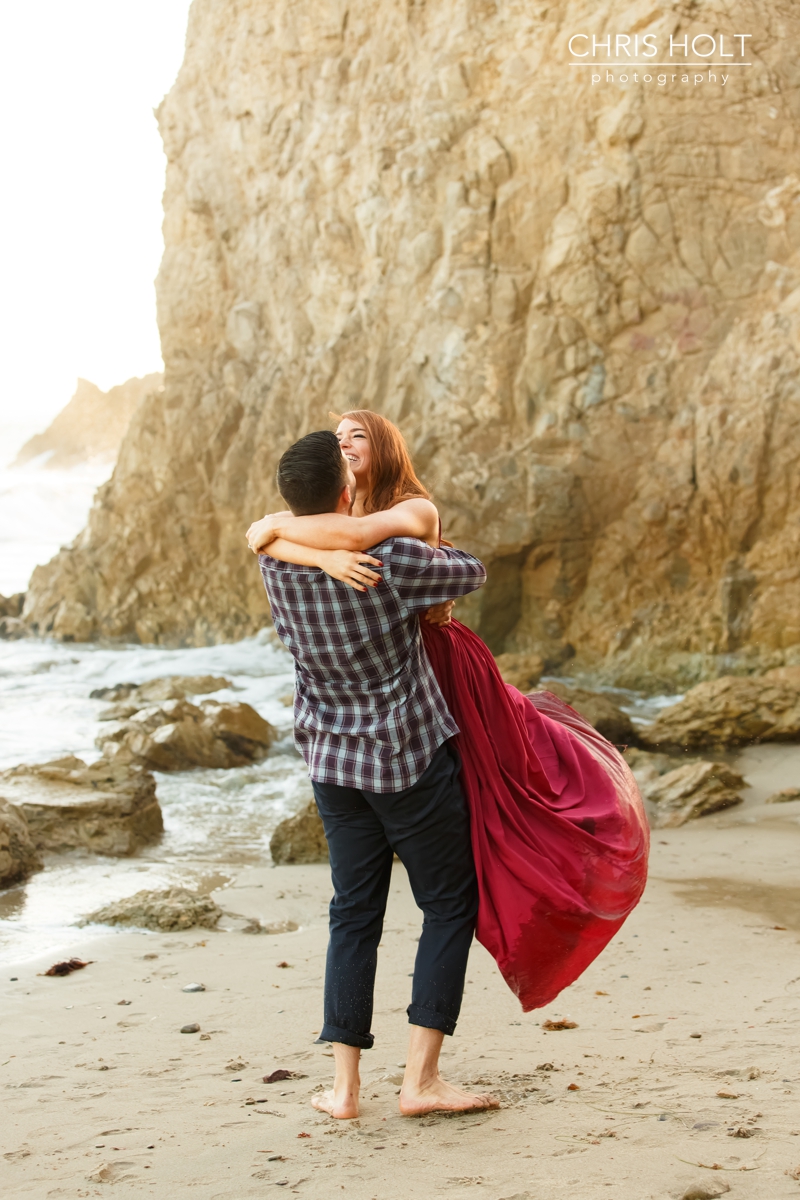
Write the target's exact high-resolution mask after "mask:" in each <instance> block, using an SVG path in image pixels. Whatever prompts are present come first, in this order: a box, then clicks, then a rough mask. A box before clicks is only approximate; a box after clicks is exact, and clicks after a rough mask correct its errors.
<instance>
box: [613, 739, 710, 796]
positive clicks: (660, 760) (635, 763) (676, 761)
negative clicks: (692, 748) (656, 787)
mask: <svg viewBox="0 0 800 1200" xmlns="http://www.w3.org/2000/svg"><path fill="white" fill-rule="evenodd" d="M622 757H623V758H624V759H625V761H626V763H627V764H628V766H629V767H630V769H631V773H632V774H633V777H634V779H635V780H636V782H637V783H638V785H639V788H640V789H641V790H642V792H644V789H645V787H646V786H647V785H648V784H650V783H653V782H654V781H655V780H656V779H659V778H660V777H661V776H662V775H666V774H667V772H668V771H674V770H675V769H676V768H677V767H682V766H685V765H686V763H687V762H692V763H694V762H696V761H697V759H686V758H685V757H684V758H683V759H682V760H681V758H680V757H679V756H678V755H671V754H658V753H653V751H651V750H642V749H640V748H639V747H638V746H629V747H628V749H627V750H625V751H624V752H623V755H622Z"/></svg>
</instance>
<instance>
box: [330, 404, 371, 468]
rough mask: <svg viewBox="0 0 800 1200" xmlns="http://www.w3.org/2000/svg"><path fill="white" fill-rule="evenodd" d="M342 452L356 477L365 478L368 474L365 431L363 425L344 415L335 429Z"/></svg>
mask: <svg viewBox="0 0 800 1200" xmlns="http://www.w3.org/2000/svg"><path fill="white" fill-rule="evenodd" d="M336 436H337V438H338V439H339V445H340V446H341V448H342V454H343V455H344V457H345V459H346V460H347V462H348V463H349V464H350V468H351V470H352V472H353V474H354V475H355V477H356V479H362V480H363V479H365V478H366V477H367V475H368V474H369V464H370V457H371V456H370V445H369V437H368V436H367V431H366V429H365V428H364V426H363V425H359V424H358V423H357V422H356V421H351V420H350V418H349V417H344V418H343V419H342V420H341V421H340V422H339V427H338V429H337V430H336Z"/></svg>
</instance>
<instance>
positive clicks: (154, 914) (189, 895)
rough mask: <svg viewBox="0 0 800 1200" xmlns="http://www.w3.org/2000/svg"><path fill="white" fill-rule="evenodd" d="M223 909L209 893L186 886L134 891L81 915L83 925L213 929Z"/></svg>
mask: <svg viewBox="0 0 800 1200" xmlns="http://www.w3.org/2000/svg"><path fill="white" fill-rule="evenodd" d="M221 916H222V909H221V908H220V907H219V905H218V904H216V903H215V902H214V901H213V900H212V899H211V897H210V896H198V895H197V894H196V893H195V892H190V891H188V889H187V888H182V887H173V888H168V889H167V890H166V891H164V892H136V894H135V895H134V896H128V897H126V899H124V900H116V901H115V902H114V903H113V904H106V905H105V906H104V907H103V908H98V909H97V911H96V912H93V913H89V914H88V916H86V917H84V919H83V921H82V922H81V923H82V924H88V923H89V922H93V923H96V924H98V925H138V926H139V928H141V929H164V930H166V929H190V928H191V927H192V926H193V925H202V926H204V927H205V928H206V929H213V928H214V927H215V926H216V924H217V922H218V921H219V919H220V917H221Z"/></svg>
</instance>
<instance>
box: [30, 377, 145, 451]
mask: <svg viewBox="0 0 800 1200" xmlns="http://www.w3.org/2000/svg"><path fill="white" fill-rule="evenodd" d="M162 387H163V377H162V376H161V375H160V374H158V373H153V374H152V375H145V376H144V377H143V378H142V379H128V380H127V381H126V382H125V383H120V384H119V385H118V386H117V387H113V388H111V389H110V391H108V392H103V391H101V390H100V388H99V387H98V386H97V385H96V384H94V383H90V382H89V380H88V379H79V380H78V386H77V387H76V389H75V395H74V396H73V397H72V399H71V400H70V402H69V404H67V405H66V407H65V408H62V410H61V412H60V413H59V414H58V416H57V417H55V419H54V420H53V421H51V422H50V424H49V425H48V427H47V429H45V431H44V433H37V434H34V436H33V437H32V438H29V439H28V441H27V442H26V443H25V445H24V446H23V447H22V449H21V450H20V451H19V453H18V454H17V457H16V459H15V462H14V465H15V466H22V464H23V463H26V462H30V460H31V459H32V458H38V457H39V455H40V454H46V455H47V459H46V460H45V463H44V465H45V466H46V467H74V466H76V465H77V464H78V463H83V462H89V461H90V460H91V459H100V460H102V461H103V462H113V461H114V459H115V458H116V457H117V451H118V450H119V444H120V442H121V441H122V439H123V437H124V436H125V431H126V429H127V428H128V426H129V424H130V421H131V417H132V416H133V414H134V412H135V411H136V408H137V405H138V404H139V402H140V400H142V399H143V398H144V397H145V396H146V395H148V394H149V393H150V392H155V393H158V392H159V390H160V389H161V388H162Z"/></svg>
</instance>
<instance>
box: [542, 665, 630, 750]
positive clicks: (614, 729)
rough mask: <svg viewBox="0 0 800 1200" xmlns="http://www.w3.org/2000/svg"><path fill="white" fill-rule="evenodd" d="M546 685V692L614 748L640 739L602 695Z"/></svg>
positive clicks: (624, 717)
mask: <svg viewBox="0 0 800 1200" xmlns="http://www.w3.org/2000/svg"><path fill="white" fill-rule="evenodd" d="M545 686H546V688H547V691H548V692H552V693H553V695H554V696H558V698H559V699H560V700H565V701H566V703H567V704H569V705H570V707H571V708H574V709H575V711H576V712H579V713H580V714H581V716H582V717H585V718H586V720H587V721H588V722H589V724H590V725H592V726H594V728H595V729H596V730H597V732H598V733H602V735H603V737H604V738H607V739H608V741H609V742H613V743H614V745H615V746H630V745H633V744H635V743H636V742H637V741H638V740H639V739H638V735H637V733H636V730H635V729H634V727H633V724H632V723H631V719H630V717H629V716H628V715H627V713H624V712H623V711H622V709H621V708H620V707H619V706H618V705H616V704H615V703H614V701H613V700H612V699H611V698H610V697H609V696H607V695H606V694H605V693H604V692H590V691H587V690H586V689H585V688H576V687H568V686H567V684H565V683H557V682H551V681H548V682H547V684H546V685H545Z"/></svg>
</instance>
